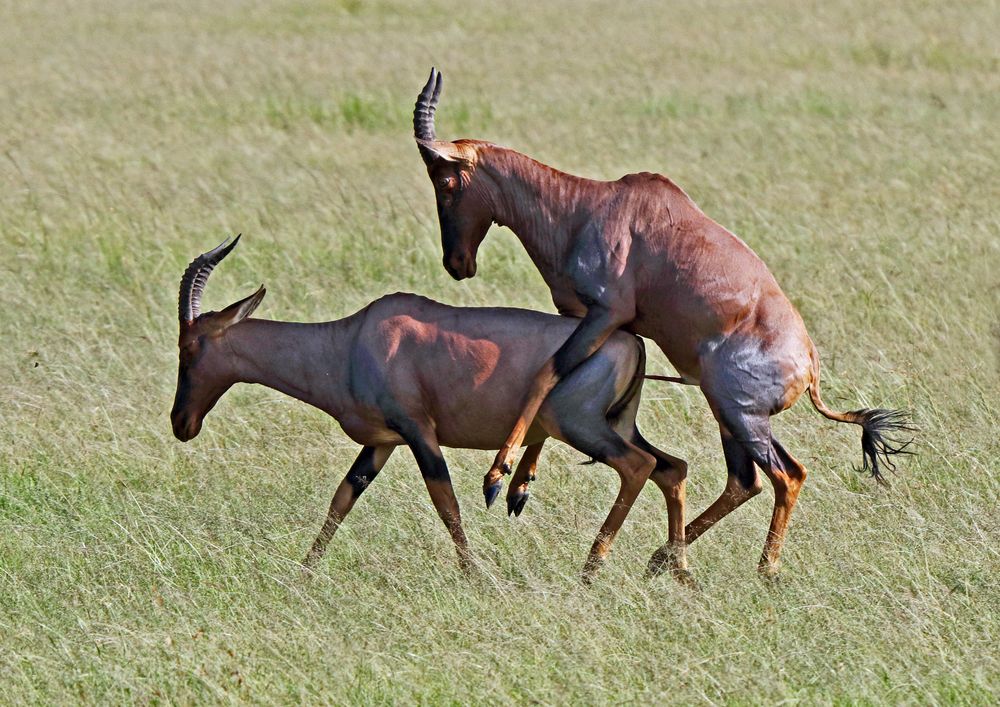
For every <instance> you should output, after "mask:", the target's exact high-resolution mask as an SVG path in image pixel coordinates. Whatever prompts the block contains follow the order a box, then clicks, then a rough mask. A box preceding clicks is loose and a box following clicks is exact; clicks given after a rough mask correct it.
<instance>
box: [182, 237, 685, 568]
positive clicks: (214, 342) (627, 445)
mask: <svg viewBox="0 0 1000 707" xmlns="http://www.w3.org/2000/svg"><path fill="white" fill-rule="evenodd" d="M238 242H239V236H237V238H236V240H234V241H233V242H232V243H229V244H228V245H227V244H226V243H223V244H222V245H220V246H219V247H217V248H215V249H214V250H212V251H209V252H208V253H204V254H203V255H200V256H198V257H197V258H196V259H195V260H194V261H193V262H192V263H191V264H190V265H189V266H188V268H187V270H186V272H185V273H184V277H183V278H182V279H181V286H180V297H179V306H178V312H179V316H180V339H179V342H178V343H179V347H180V365H179V370H178V374H177V392H176V396H175V398H174V406H173V410H172V411H171V413H170V419H171V422H172V424H173V430H174V435H175V436H176V437H177V439H179V440H181V441H182V442H186V441H188V440H190V439H193V438H194V437H196V436H197V435H198V433H199V432H200V431H201V426H202V422H203V420H204V418H205V416H206V415H207V414H208V413H209V411H211V410H212V408H213V407H214V406H215V404H216V403H217V402H218V401H219V399H220V398H221V397H222V395H223V394H224V393H225V392H226V391H227V390H228V389H229V388H230V387H231V386H232V385H233V384H235V383H259V384H261V385H265V386H268V387H269V388H274V389H275V390H278V391H281V392H283V393H286V394H287V395H291V396H292V397H295V398H298V399H299V400H302V401H303V402H306V403H308V404H310V405H313V406H314V407H317V408H319V409H320V410H323V411H324V412H326V413H327V414H329V415H331V416H332V417H334V418H335V419H336V420H337V421H338V422H339V423H340V425H341V427H343V429H344V432H345V433H347V435H348V436H349V437H350V438H351V439H353V440H354V441H355V442H357V443H358V444H361V445H363V448H362V450H361V453H360V454H359V455H358V458H357V459H356V460H355V461H354V464H353V465H352V466H351V468H350V470H349V471H348V472H347V476H346V477H345V478H344V480H343V481H342V482H341V483H340V486H339V487H338V488H337V491H336V493H335V494H334V496H333V501H332V502H331V504H330V510H329V514H328V515H327V518H326V522H325V523H324V525H323V528H322V530H321V531H320V533H319V536H318V537H317V538H316V541H315V542H314V543H313V545H312V549H311V550H309V553H308V555H307V556H306V558H305V560H304V565H305V567H307V568H308V567H310V566H312V565H313V564H314V563H315V562H316V561H317V560H319V558H320V557H321V556H322V555H323V552H324V550H325V548H326V545H327V543H329V541H330V538H332V537H333V534H334V533H335V532H336V530H337V527H338V526H339V525H340V523H341V522H342V521H343V520H344V518H345V517H346V516H347V514H348V513H349V512H350V510H351V508H352V507H353V506H354V503H355V501H356V500H357V499H358V497H359V496H360V495H361V493H362V492H363V491H364V490H365V489H366V488H367V487H368V485H369V484H370V483H371V482H372V481H374V480H375V477H376V476H377V475H378V473H379V471H380V470H381V469H382V466H383V465H384V464H385V463H386V460H387V459H388V458H389V455H390V454H392V452H393V450H394V449H395V448H396V447H398V446H400V445H406V446H408V447H409V448H410V450H411V451H412V452H413V456H414V457H415V458H416V461H417V466H418V468H419V469H420V473H421V475H422V476H423V479H424V482H425V484H426V486H427V490H428V491H429V492H430V497H431V501H432V502H433V504H434V508H435V509H436V510H437V512H438V515H440V517H441V519H442V520H443V521H444V524H445V526H446V527H447V528H448V531H449V532H450V533H451V537H452V540H454V542H455V546H456V548H457V550H458V557H459V562H460V563H461V565H462V566H463V567H466V568H469V567H471V566H472V556H471V554H470V551H469V547H468V543H467V542H466V539H465V533H464V532H463V530H462V523H461V516H460V514H459V509H458V502H457V500H456V499H455V494H454V491H453V490H452V486H451V477H450V476H449V474H448V466H447V465H446V464H445V460H444V457H443V456H442V455H441V447H442V446H446V447H465V448H472V449H497V448H498V447H499V446H500V444H502V443H503V441H504V439H505V437H506V435H507V431H508V430H509V429H510V427H511V425H512V424H513V423H514V420H515V419H516V418H517V415H518V411H519V409H520V406H521V401H522V400H523V399H524V397H525V396H526V395H527V392H528V385H529V383H530V380H531V376H532V374H533V373H534V372H535V371H536V370H537V369H538V368H539V367H540V366H541V365H542V364H543V363H544V362H545V361H546V360H547V359H548V358H549V357H551V356H552V354H553V353H555V351H556V350H557V349H558V348H559V347H560V346H561V345H562V344H563V342H564V341H566V339H567V338H568V337H569V336H570V334H571V333H572V332H573V329H574V326H575V323H574V321H573V320H571V319H568V318H565V317H559V316H555V315H551V314H543V313H540V312H530V311H526V310H521V309H504V308H498V307H486V308H468V307H449V306H446V305H443V304H439V303H437V302H433V301H431V300H429V299H425V298H424V297H418V296H416V295H411V294H394V295H389V296H386V297H382V298H380V299H378V300H376V301H375V302H372V303H371V304H369V305H368V306H367V307H365V308H364V309H362V310H361V311H360V312H357V313H356V314H353V315H351V316H349V317H346V318H344V319H340V320H337V321H331V322H324V323H321V324H300V323H293V322H277V321H268V320H264V319H250V318H249V317H250V315H251V314H252V313H253V312H254V310H255V309H256V308H257V306H258V305H259V304H260V302H261V300H262V299H263V298H264V292H265V290H264V288H263V286H261V288H260V289H259V290H257V292H255V293H254V294H252V295H250V296H249V297H247V298H246V299H243V300H240V301H239V302H236V303H234V304H231V305H229V306H228V307H226V308H225V309H223V310H222V311H221V312H204V313H202V312H201V297H202V292H203V290H204V289H205V284H206V283H207V281H208V277H209V275H210V274H211V272H212V270H213V268H215V266H216V265H218V264H219V262H220V261H221V260H222V259H223V258H225V257H226V255H228V254H229V252H230V251H231V250H232V249H233V248H234V247H236V244H237V243H238ZM644 370H645V353H644V350H643V345H642V342H641V340H639V339H638V338H637V337H635V336H632V335H630V334H626V333H624V332H618V333H616V334H613V335H612V336H610V337H606V341H605V343H604V346H602V347H601V348H600V350H599V351H597V352H596V353H595V354H594V355H593V356H591V357H590V358H589V359H588V360H587V361H586V363H584V364H582V365H580V366H577V367H576V368H575V369H574V370H573V372H572V373H570V374H568V375H566V376H563V377H562V379H561V380H560V381H559V383H558V384H557V385H555V386H554V387H553V389H552V391H551V393H550V394H549V396H548V397H547V398H546V400H545V401H544V402H543V404H542V405H541V407H540V408H539V411H538V415H537V417H536V418H535V423H534V424H532V425H530V426H529V428H528V429H527V430H526V432H525V436H524V441H525V443H526V444H527V445H528V448H527V450H526V452H525V455H524V457H523V458H522V460H521V463H520V465H519V466H518V468H517V473H516V475H515V477H514V479H513V481H512V483H511V484H510V488H509V489H508V495H507V507H508V510H509V512H512V513H515V514H520V512H521V508H522V507H523V505H524V502H525V501H526V500H527V497H528V493H527V487H528V482H529V481H530V480H531V479H533V478H534V475H535V465H536V463H537V461H538V455H539V454H540V453H541V450H542V444H543V443H544V441H545V439H546V438H547V437H555V438H556V439H559V440H562V441H564V442H566V443H567V444H570V445H571V446H573V447H574V448H576V449H578V450H579V451H581V452H583V453H584V454H586V455H588V456H590V457H592V458H594V459H596V460H598V461H601V462H604V463H605V464H607V465H609V466H611V467H613V468H614V469H615V471H617V472H618V474H619V476H620V477H621V491H620V492H619V494H618V497H617V499H616V500H615V502H614V505H613V506H612V508H611V511H610V513H609V514H608V517H607V520H606V521H605V522H604V525H603V526H601V529H600V533H599V534H598V536H597V540H596V541H595V542H594V544H593V547H592V549H591V551H590V555H589V557H588V559H587V562H586V564H585V566H584V579H585V580H589V578H590V577H591V576H592V575H593V573H594V572H595V571H596V570H597V569H598V567H599V566H600V564H601V562H602V561H603V560H604V558H605V556H606V555H607V553H608V551H609V550H610V548H611V544H612V542H613V541H614V538H615V535H616V534H617V533H618V530H619V528H621V525H622V522H623V521H624V520H625V517H626V516H627V515H628V512H629V509H630V508H631V506H632V503H633V501H634V500H635V498H636V496H637V495H638V493H639V491H640V489H641V488H642V486H643V484H644V483H645V482H646V480H647V478H649V479H652V481H653V482H654V483H655V484H656V485H657V486H658V487H659V488H660V490H661V491H662V492H663V495H664V497H665V498H666V505H667V517H668V526H669V535H668V537H669V540H668V542H667V544H665V545H664V546H663V547H662V548H660V550H658V551H657V552H658V554H659V555H658V556H659V557H661V558H662V561H663V562H665V563H666V564H667V565H669V567H670V568H671V570H672V571H673V573H674V575H675V576H676V577H677V578H678V579H679V580H681V581H688V579H689V577H688V574H687V570H686V561H685V558H684V547H683V543H681V542H680V541H679V539H680V537H681V536H682V534H683V532H684V479H685V476H686V474H687V467H686V465H685V464H684V462H683V461H681V460H679V459H676V458H674V457H672V456H670V455H668V454H665V453H664V452H661V451H660V450H658V449H656V448H655V447H653V446H652V445H651V444H649V443H648V442H647V441H646V440H645V439H643V437H642V435H641V434H640V433H639V430H638V429H637V428H636V425H635V416H636V410H637V408H638V406H639V397H640V393H641V390H642V382H643V374H644Z"/></svg>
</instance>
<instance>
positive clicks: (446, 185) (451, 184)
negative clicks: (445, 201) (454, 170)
mask: <svg viewBox="0 0 1000 707" xmlns="http://www.w3.org/2000/svg"><path fill="white" fill-rule="evenodd" d="M438 186H439V187H440V188H441V189H444V190H445V191H451V190H452V189H454V188H455V178H454V177H450V176H449V177H441V178H440V179H438Z"/></svg>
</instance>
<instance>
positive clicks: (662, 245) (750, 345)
mask: <svg viewBox="0 0 1000 707" xmlns="http://www.w3.org/2000/svg"><path fill="white" fill-rule="evenodd" d="M440 94H441V74H440V73H438V72H437V71H435V70H434V69H432V70H431V75H430V78H429V79H428V81H427V84H426V85H425V86H424V88H423V90H422V91H421V93H420V95H419V97H418V98H417V103H416V107H415V108H414V111H413V130H414V136H415V138H416V141H417V147H418V148H419V150H420V154H421V156H422V158H423V160H424V163H425V164H426V166H427V173H428V175H429V176H430V178H431V181H432V182H433V184H434V191H435V196H436V200H437V211H438V219H439V222H440V227H441V242H442V247H443V250H444V267H445V269H447V271H448V272H449V273H450V274H451V276H452V277H454V278H455V279H456V280H461V279H463V278H467V277H472V276H474V275H475V274H476V252H477V250H478V248H479V245H480V243H481V242H482V240H483V238H485V237H486V232H487V231H488V230H489V228H490V225H491V224H493V223H496V224H498V225H500V226H506V227H508V228H510V229H511V230H512V231H513V232H514V234H515V235H516V236H517V238H518V239H519V240H520V241H521V243H522V244H523V245H524V248H525V250H527V251H528V255H529V256H530V257H531V260H532V262H533V263H534V264H535V267H536V268H538V270H539V272H540V273H541V275H542V278H543V279H544V280H545V283H546V284H547V285H548V286H549V289H550V290H551V293H552V300H553V302H554V303H555V306H556V308H557V309H558V311H559V313H560V314H564V315H570V316H573V317H578V318H579V319H577V320H574V324H575V325H576V326H575V329H574V331H573V333H572V334H571V335H570V336H569V338H567V339H566V341H565V342H564V343H563V344H562V345H561V346H560V347H559V349H558V350H557V351H556V352H555V353H554V355H553V356H551V357H550V358H549V359H548V360H546V361H545V362H544V364H543V365H542V366H539V369H538V371H536V372H535V374H534V375H533V376H532V381H531V383H530V386H528V387H527V391H528V392H527V394H526V395H524V397H523V398H522V401H521V406H520V408H521V409H520V412H519V414H518V415H517V416H516V417H517V419H516V422H515V423H514V425H512V428H511V429H512V431H511V433H510V435H509V436H508V437H507V440H506V442H504V444H503V446H502V447H501V448H500V451H499V453H498V454H497V457H496V460H495V461H494V463H493V467H492V468H491V469H490V471H489V472H488V473H487V475H486V480H485V482H484V484H485V485H486V486H487V487H488V486H490V485H491V484H494V483H499V482H500V480H501V479H502V476H503V475H504V474H505V473H509V471H510V463H511V461H512V459H513V457H514V452H515V450H516V449H517V448H518V447H519V446H520V445H521V443H522V440H523V439H524V436H525V433H526V432H527V430H528V429H530V427H531V422H532V420H533V419H534V417H535V415H536V414H537V412H538V410H539V405H541V403H542V401H543V400H544V399H545V396H546V394H547V393H548V392H549V391H550V390H551V389H552V388H553V386H555V385H558V383H559V381H561V380H563V379H564V378H565V377H566V376H568V375H571V374H572V373H573V372H574V371H575V370H576V368H577V366H580V365H582V364H584V363H585V362H586V361H588V360H589V358H590V357H591V356H592V355H593V354H594V352H595V351H597V350H599V349H600V347H601V345H602V344H603V343H604V341H605V340H607V338H608V337H609V336H611V334H612V333H613V332H614V331H615V330H616V329H618V328H619V327H623V328H625V329H627V330H629V331H632V332H634V333H636V334H639V335H641V336H644V337H647V338H650V339H652V340H653V341H655V342H656V344H657V345H658V346H659V347H660V349H661V350H662V351H663V353H664V354H666V356H667V358H668V359H669V360H670V362H671V363H672V364H673V365H674V367H675V368H676V369H677V371H678V372H679V373H680V374H681V377H682V378H683V380H684V382H687V383H690V384H692V385H698V386H700V388H701V390H702V392H703V393H704V395H705V398H706V399H707V400H708V404H709V407H710V408H711V410H712V413H713V414H714V415H715V418H716V420H717V421H718V424H719V429H720V431H721V435H722V447H723V451H724V454H725V459H726V467H727V470H728V481H727V483H726V487H725V490H724V491H723V492H722V495H720V496H719V498H718V500H716V501H715V502H714V503H712V504H711V505H710V506H709V507H708V509H707V510H706V511H705V512H704V513H702V514H701V515H700V516H698V517H697V518H695V519H694V520H693V521H692V522H691V523H690V524H688V526H687V527H686V529H685V531H684V541H685V542H687V543H690V542H693V541H694V540H695V539H697V538H698V537H699V536H700V535H701V534H702V533H704V532H705V531H706V530H708V529H709V528H710V527H711V526H712V525H714V524H715V523H716V522H718V521H719V520H720V519H721V518H723V517H724V516H726V515H727V514H729V513H731V512H732V511H733V510H735V509H736V508H737V507H739V506H740V505H741V504H742V503H744V502H745V501H747V500H748V499H750V498H752V497H753V496H755V495H757V494H758V493H759V492H760V490H761V482H760V477H759V476H758V474H757V470H756V469H755V467H754V465H755V464H756V466H757V467H759V468H760V469H761V470H763V472H764V473H765V474H766V475H767V477H768V478H769V479H770V481H771V484H772V485H773V487H774V513H773V515H772V518H771V525H770V529H769V531H768V534H767V539H766V542H765V544H764V551H763V554H762V556H761V559H760V563H759V565H758V568H759V570H760V571H761V573H762V574H763V575H764V576H773V575H774V574H775V573H776V572H777V568H778V560H779V555H780V553H781V545H782V542H783V540H784V537H785V530H786V528H787V525H788V519H789V516H790V515H791V512H792V508H793V507H794V506H795V501H796V498H797V497H798V495H799V491H800V489H801V488H802V484H803V482H804V481H805V478H806V470H805V468H804V467H803V466H802V464H800V463H799V462H798V461H797V460H796V459H795V458H794V457H792V455H791V454H789V453H788V452H787V451H786V450H785V448H784V447H783V446H782V445H781V444H779V442H778V440H777V439H775V437H774V435H773V434H772V433H771V424H770V417H771V416H772V415H775V414H777V413H779V412H781V411H782V410H785V409H787V408H789V407H791V406H792V405H793V404H794V403H795V401H796V400H798V398H799V396H800V395H801V394H802V393H803V392H804V391H805V390H806V389H808V390H809V397H810V399H811V400H812V404H813V405H814V406H815V408H816V409H817V410H818V411H819V412H820V413H821V414H822V415H823V416H825V417H827V418H829V419H831V420H836V421H839V422H850V423H854V424H857V425H860V426H861V428H862V436H861V446H862V451H863V459H864V469H865V470H868V471H870V472H871V474H872V475H873V476H874V477H875V479H876V480H878V481H879V482H882V481H883V476H882V472H883V468H884V467H888V468H890V469H893V468H894V466H893V463H892V461H891V460H890V458H889V457H890V455H893V454H899V453H901V452H904V450H905V448H906V446H907V445H908V444H909V442H907V443H905V444H900V443H899V442H896V441H894V440H893V439H892V435H893V433H900V432H904V431H908V430H910V429H911V428H910V427H909V426H908V424H907V419H906V416H905V415H904V414H903V413H902V412H900V411H896V410H881V409H876V410H870V409H862V410H855V411H854V412H835V411H833V410H830V409H829V408H827V407H826V405H824V404H823V401H822V399H821V398H820V389H819V381H820V379H819V356H818V354H817V352H816V347H815V346H814V345H813V342H812V341H811V340H810V338H809V335H808V334H807V333H806V328H805V325H804V324H803V322H802V318H801V317H800V316H799V313H798V312H797V311H796V310H795V307H794V306H793V305H792V303H791V302H789V301H788V298H787V297H786V296H785V295H784V293H783V292H782V291H781V288H780V287H779V286H778V283H777V282H776V281H775V279H774V277H773V276H772V275H771V273H770V271H769V270H768V269H767V266H766V265H765V264H764V263H763V261H761V259H760V258H758V257H757V255H756V254H755V253H754V252H753V251H752V250H751V249H750V248H749V247H748V246H747V245H746V244H745V243H744V242H743V241H741V240H740V239H739V238H737V237H736V236H735V235H733V234H732V233H730V232H729V231H727V230H726V229H725V228H723V227H722V226H720V225H719V224H717V223H716V222H715V221H713V220H712V219H710V218H709V217H708V216H706V215H705V214H704V213H703V212H702V211H701V209H699V208H698V207H697V206H696V205H695V203H694V202H693V201H692V200H691V199H690V198H689V197H688V195H687V194H685V193H684V191H683V190H681V189H680V187H678V186H677V185H676V184H674V183H673V182H672V181H670V180H669V179H667V178H666V177H663V176H661V175H658V174H650V173H641V174H629V175H626V176H624V177H622V178H621V179H618V180H616V181H613V182H602V181H595V180H592V179H584V178H581V177H576V176H573V175H570V174H566V173H563V172H560V171H558V170H555V169H553V168H551V167H548V166H546V165H543V164H541V163H539V162H536V161H535V160H533V159H531V158H529V157H526V156H525V155H522V154H520V153H518V152H515V151H514V150H511V149H507V148H504V147H500V146H497V145H493V144H491V143H488V142H482V141H479V140H456V141H454V142H448V141H443V140H438V139H437V136H436V135H435V131H434V111H435V108H436V106H437V103H438V98H439V96H440ZM511 384H512V385H513V381H511ZM518 389H519V390H520V386H519V387H518ZM626 500H627V501H629V502H630V499H626ZM666 556H667V554H666V553H661V552H658V553H656V554H654V556H653V557H652V558H651V560H650V570H651V571H653V572H655V571H657V570H658V569H659V568H660V563H661V561H662V559H663V558H664V557H666Z"/></svg>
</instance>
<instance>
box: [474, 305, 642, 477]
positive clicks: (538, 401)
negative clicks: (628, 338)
mask: <svg viewBox="0 0 1000 707" xmlns="http://www.w3.org/2000/svg"><path fill="white" fill-rule="evenodd" d="M633 315H634V310H628V311H626V310H624V309H623V308H612V307H607V306H604V305H600V304H594V305H591V307H590V309H588V310H587V316H585V317H584V318H583V319H582V320H581V321H580V324H579V326H577V328H576V329H575V330H574V331H573V333H572V334H571V335H570V337H569V338H568V339H567V340H566V341H565V343H563V345H562V346H560V347H559V350H558V351H556V353H555V354H554V355H553V356H552V357H551V358H550V359H549V360H548V361H546V362H545V364H544V365H543V366H542V368H541V370H540V371H538V373H537V374H536V375H535V379H534V381H533V382H532V384H531V387H530V389H529V391H528V395H527V397H526V398H525V401H524V404H523V406H522V409H521V414H520V415H519V416H518V418H517V421H516V422H515V423H514V429H513V430H511V433H510V435H509V436H508V437H507V441H506V442H505V443H504V445H503V447H501V448H500V451H499V452H497V456H496V459H495V460H494V461H493V466H492V467H491V468H490V471H489V473H488V474H487V476H492V477H493V479H494V480H495V479H497V478H499V477H500V476H502V475H505V474H509V473H510V468H511V462H512V461H513V459H514V453H515V452H516V450H517V449H518V448H519V447H520V446H521V444H522V442H523V441H524V436H525V434H527V432H528V428H529V427H530V426H531V423H532V421H534V419H535V415H536V414H537V413H538V408H539V407H541V405H542V402H543V401H544V400H545V397H546V396H547V395H548V394H549V392H550V391H551V390H552V389H553V388H554V387H555V386H556V384H557V383H559V381H560V380H562V379H563V378H565V377H566V376H567V375H569V374H570V373H571V372H572V371H573V369H574V368H576V367H577V366H579V365H580V364H581V363H583V362H584V361H585V360H587V359H588V358H589V357H590V356H592V355H593V354H594V352H596V351H597V350H598V349H599V348H601V346H602V345H603V344H604V342H605V341H607V339H608V337H609V336H611V334H612V332H614V330H615V329H617V328H618V327H620V326H621V325H622V324H625V323H626V322H628V321H630V320H631V319H632V317H633Z"/></svg>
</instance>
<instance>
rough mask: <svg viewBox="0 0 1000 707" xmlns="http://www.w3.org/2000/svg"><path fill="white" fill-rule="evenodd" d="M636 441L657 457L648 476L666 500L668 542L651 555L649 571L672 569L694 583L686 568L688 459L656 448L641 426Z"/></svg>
mask: <svg viewBox="0 0 1000 707" xmlns="http://www.w3.org/2000/svg"><path fill="white" fill-rule="evenodd" d="M633 441H634V442H635V443H636V444H637V445H638V446H639V447H640V448H641V449H643V450H644V451H646V452H649V453H650V454H652V455H653V456H654V457H656V468H655V469H653V473H652V474H650V476H649V478H650V480H651V481H652V482H653V483H654V484H656V486H657V487H658V488H659V489H660V491H661V492H662V493H663V498H664V500H665V501H666V503H667V542H666V544H665V545H662V546H661V547H660V548H659V549H657V551H656V552H654V553H653V555H652V557H650V558H649V564H648V565H647V574H648V575H649V576H653V575H657V574H660V573H661V572H663V570H665V569H669V570H670V573H671V574H672V575H673V576H674V578H676V579H677V580H678V581H680V582H682V583H684V584H693V582H694V579H693V578H692V577H691V573H690V572H688V570H687V541H686V538H685V532H684V506H685V502H686V492H685V484H686V481H685V480H686V479H687V462H685V461H684V460H683V459H679V458H677V457H674V456H671V455H670V454H667V453H666V452H664V451H661V450H659V449H657V448H656V447H654V446H653V445H651V444H650V443H649V442H647V441H646V440H645V439H643V437H642V435H641V434H639V431H638V430H636V431H635V439H634V440H633Z"/></svg>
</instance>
